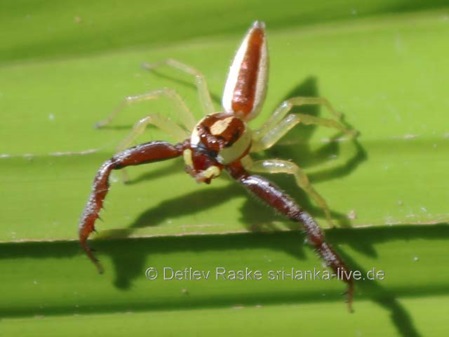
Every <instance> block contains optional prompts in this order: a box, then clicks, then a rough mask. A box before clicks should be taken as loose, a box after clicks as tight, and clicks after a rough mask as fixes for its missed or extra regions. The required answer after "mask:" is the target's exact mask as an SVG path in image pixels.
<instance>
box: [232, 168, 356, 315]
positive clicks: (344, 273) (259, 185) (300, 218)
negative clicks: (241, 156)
mask: <svg viewBox="0 0 449 337" xmlns="http://www.w3.org/2000/svg"><path fill="white" fill-rule="evenodd" d="M226 169H227V171H228V172H229V173H230V175H231V176H232V177H233V178H234V179H235V180H237V181H238V182H240V183H241V184H243V185H244V186H245V187H246V188H247V189H248V190H249V191H250V192H251V193H252V194H253V195H255V196H256V197H258V198H259V199H261V200H262V201H263V202H265V203H266V204H268V205H269V206H270V207H272V208H274V209H275V210H277V211H278V212H279V213H281V214H283V215H285V216H286V217H287V218H289V219H290V220H293V221H296V222H299V223H301V224H302V225H303V226H304V230H305V232H306V235H307V241H308V242H309V243H310V244H311V245H312V246H313V247H314V248H315V250H316V251H317V252H318V254H319V255H320V256H321V258H322V259H323V260H324V262H325V263H326V265H327V266H328V267H330V268H331V269H332V270H333V271H334V273H335V275H338V277H341V278H342V280H343V281H344V282H345V283H346V284H347V286H348V288H347V292H346V295H347V302H348V307H349V310H350V311H352V297H353V292H354V283H353V279H352V272H351V271H350V269H349V268H348V267H347V266H346V264H345V263H344V262H343V260H342V259H341V257H340V256H338V254H337V253H336V252H335V251H334V250H333V248H332V247H331V246H330V245H329V244H328V243H327V242H326V241H325V238H324V233H323V231H322V230H321V228H320V227H319V226H318V224H317V223H316V222H315V220H314V219H313V218H312V217H311V216H310V214H308V213H307V212H306V211H304V210H303V209H302V208H301V207H300V206H299V205H297V204H296V203H295V201H294V200H293V199H292V198H291V197H290V196H289V195H287V194H286V193H284V192H283V191H281V190H280V189H279V187H277V186H276V185H274V184H273V183H271V182H269V181H268V180H266V179H265V178H262V177H260V176H256V175H250V174H249V173H248V172H247V171H246V170H245V169H244V168H243V166H242V164H241V163H240V162H235V163H233V164H231V165H229V166H228V167H227V168H226Z"/></svg>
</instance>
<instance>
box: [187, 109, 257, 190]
mask: <svg viewBox="0 0 449 337" xmlns="http://www.w3.org/2000/svg"><path fill="white" fill-rule="evenodd" d="M250 148H251V134H250V132H249V129H248V128H247V127H246V124H245V122H243V121H242V120H241V119H240V118H238V117H236V116H234V115H233V114H230V113H224V112H219V113H214V114H211V115H207V116H206V117H204V118H203V119H202V120H201V121H200V122H199V123H198V124H197V125H196V126H195V128H194V130H193V132H192V136H191V138H190V146H189V148H187V149H185V150H184V161H185V163H186V171H187V172H188V173H189V174H190V175H191V176H192V177H194V178H195V179H196V181H198V182H205V183H206V184H209V183H210V181H211V180H212V179H214V178H216V177H218V176H219V175H220V173H221V170H222V169H223V167H225V166H226V165H229V164H231V163H233V162H235V161H237V160H239V159H241V158H242V157H244V156H245V155H246V154H248V152H249V150H250Z"/></svg>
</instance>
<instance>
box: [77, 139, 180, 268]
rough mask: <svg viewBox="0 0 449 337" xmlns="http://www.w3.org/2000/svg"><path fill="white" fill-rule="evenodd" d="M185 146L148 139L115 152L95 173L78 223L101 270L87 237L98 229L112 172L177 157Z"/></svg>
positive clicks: (83, 240) (83, 243)
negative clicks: (147, 141) (96, 226)
mask: <svg viewBox="0 0 449 337" xmlns="http://www.w3.org/2000/svg"><path fill="white" fill-rule="evenodd" d="M182 150H183V145H182V144H176V145H171V144H169V143H166V142H150V143H145V144H141V145H138V146H136V147H133V148H130V149H127V150H125V151H123V152H121V153H118V154H116V155H115V156H114V157H112V158H111V159H109V160H107V161H106V162H105V163H104V164H103V165H102V166H101V167H100V169H99V170H98V173H97V175H96V176H95V179H94V182H93V185H92V192H91V194H90V197H89V200H88V202H87V204H86V207H85V209H84V212H83V214H82V216H81V220H80V223H79V239H80V243H81V247H82V248H83V249H84V251H85V252H86V254H87V256H88V257H89V258H90V259H91V260H92V262H93V263H94V264H95V266H96V267H97V269H98V271H99V272H100V273H102V272H103V267H102V266H101V264H100V262H99V261H98V259H97V258H96V257H95V256H94V254H93V252H92V250H91V249H90V248H89V246H88V245H87V239H88V238H89V235H90V233H92V232H93V231H94V230H95V221H96V220H97V219H98V218H99V213H100V210H101V208H102V207H103V201H104V199H105V197H106V195H107V193H108V191H109V175H110V174H111V171H112V170H119V169H122V168H124V167H126V166H132V165H141V164H148V163H152V162H156V161H162V160H166V159H171V158H175V157H178V156H180V155H181V154H182Z"/></svg>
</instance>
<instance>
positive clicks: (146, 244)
mask: <svg viewBox="0 0 449 337" xmlns="http://www.w3.org/2000/svg"><path fill="white" fill-rule="evenodd" d="M227 188H229V190H226V191H225V192H226V193H231V192H235V191H233V187H231V186H229V187H227ZM214 193H215V191H214V192H212V193H211V194H210V195H207V196H211V197H214ZM210 204H211V205H212V204H213V202H211V203H210ZM167 205H168V206H170V205H169V204H167ZM136 225H138V223H136ZM326 235H327V237H328V239H329V241H331V242H332V243H333V244H334V248H335V249H336V250H337V252H338V253H339V254H340V255H341V256H342V257H343V259H344V260H345V261H346V262H347V263H348V265H350V266H351V268H352V269H353V270H358V271H360V272H361V273H362V274H363V275H367V269H366V268H364V267H363V266H361V265H360V264H358V263H357V262H356V261H355V260H354V259H352V258H351V257H350V256H349V255H347V254H345V253H344V252H342V251H340V249H339V248H338V246H339V245H341V244H345V245H350V246H352V245H353V244H354V242H357V243H358V244H360V245H364V246H369V247H375V246H377V245H380V246H381V245H382V244H383V243H389V242H394V241H401V242H409V243H412V242H413V241H418V240H428V241H429V242H432V241H433V240H441V239H442V238H449V226H448V225H447V224H441V225H434V226H427V225H423V226H416V225H411V226H398V227H383V228H360V229H358V230H357V231H356V230H353V229H350V228H336V229H332V230H328V231H326ZM304 239H305V235H304V234H303V233H301V232H298V231H296V232H272V233H269V234H267V233H257V234H254V233H253V234H251V233H240V234H228V235H226V236H223V235H208V236H184V237H182V236H181V237H171V238H164V237H161V238H141V239H133V240H123V239H120V240H105V241H97V242H96V245H98V246H99V248H100V250H101V251H103V252H107V255H109V256H110V257H111V259H112V261H113V264H114V266H115V268H116V275H117V278H116V281H115V285H116V286H117V287H119V288H121V289H124V290H125V289H128V288H129V287H130V285H131V283H132V280H133V279H134V278H138V277H141V275H142V273H143V270H144V269H145V267H148V266H147V265H146V263H148V260H147V257H148V256H149V257H151V256H152V255H153V256H154V255H156V254H159V255H160V254H163V255H164V254H171V253H183V252H186V253H189V252H195V253H199V254H200V255H207V254H206V253H207V252H210V251H214V252H217V251H219V252H223V253H225V252H226V251H227V250H229V249H232V250H237V251H239V250H241V251H242V254H243V253H244V252H245V251H247V250H248V249H251V250H253V249H260V248H264V249H269V250H272V251H274V252H276V251H277V252H278V251H281V252H285V253H286V254H288V255H291V256H293V257H294V258H295V259H298V260H301V261H304V260H306V259H307V258H306V256H305V249H309V248H304V247H306V246H305V245H303V244H301V242H303V241H304ZM130 241H132V242H130ZM230 247H231V248H230ZM369 255H370V256H372V257H373V258H376V257H377V253H376V250H375V249H374V248H372V250H371V253H370V254H369ZM223 256H226V254H224V255H223ZM199 259H200V261H201V258H199ZM150 261H151V258H150ZM223 262H224V263H225V260H224V261H221V263H223ZM188 263H193V262H188ZM195 263H200V264H201V262H198V261H196V262H195ZM447 291H449V286H446V287H440V288H438V287H437V288H435V289H429V288H422V289H407V290H406V291H405V293H404V290H402V291H401V293H402V296H406V297H416V296H418V297H419V296H426V295H439V294H446V293H447ZM363 298H365V299H366V298H367V299H370V300H371V301H373V302H374V303H376V304H378V305H379V306H380V307H382V308H384V309H385V310H386V311H388V312H389V313H390V317H391V321H392V323H393V325H394V326H395V327H396V329H397V331H398V333H399V335H401V336H419V335H420V333H419V332H418V330H417V328H416V327H415V326H414V323H413V320H412V317H411V316H410V314H409V313H408V312H407V310H406V309H405V308H404V306H403V305H402V304H401V303H400V301H399V300H398V299H397V298H396V295H395V293H394V292H393V291H391V290H389V289H386V288H385V287H384V286H383V285H382V281H377V280H363V281H357V282H356V299H359V300H360V299H363ZM329 300H335V301H341V300H342V298H341V294H338V293H329V294H327V295H326V298H322V297H320V296H319V294H318V293H311V294H304V293H301V294H295V293H289V294H287V295H285V297H283V295H280V297H279V296H276V298H273V297H270V296H269V295H268V294H267V296H266V297H264V295H263V294H261V295H260V296H258V298H257V303H260V302H262V303H272V304H276V303H278V301H279V302H282V303H283V304H285V303H292V304H294V303H307V302H317V301H323V302H325V301H329ZM245 304H246V305H252V304H253V303H252V302H251V300H250V299H248V300H245ZM155 305H156V306H162V307H163V306H164V304H155ZM201 305H202V306H204V307H220V306H229V305H233V299H232V298H230V299H223V298H219V299H218V300H217V299H214V298H212V299H210V301H207V300H206V302H204V303H201ZM355 306H356V314H357V301H356V302H355ZM169 307H170V305H168V307H164V308H166V309H170V308H169ZM158 308H160V307H158ZM342 310H343V309H342Z"/></svg>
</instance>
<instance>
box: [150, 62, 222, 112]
mask: <svg viewBox="0 0 449 337" xmlns="http://www.w3.org/2000/svg"><path fill="white" fill-rule="evenodd" d="M162 66H168V67H171V68H173V69H176V70H178V71H181V72H183V73H186V74H188V75H192V76H193V77H194V79H195V85H196V88H197V90H198V95H199V99H200V103H201V105H202V107H203V111H204V113H205V114H206V115H208V114H211V113H213V112H215V108H214V105H213V103H212V99H211V97H210V91H209V88H208V86H207V82H206V78H205V76H204V75H203V73H202V72H200V71H199V70H197V69H195V68H194V67H191V66H189V65H187V64H184V63H182V62H179V61H177V60H174V59H166V60H163V61H161V62H157V63H144V64H143V68H144V69H147V70H154V69H156V68H160V67H162Z"/></svg>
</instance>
